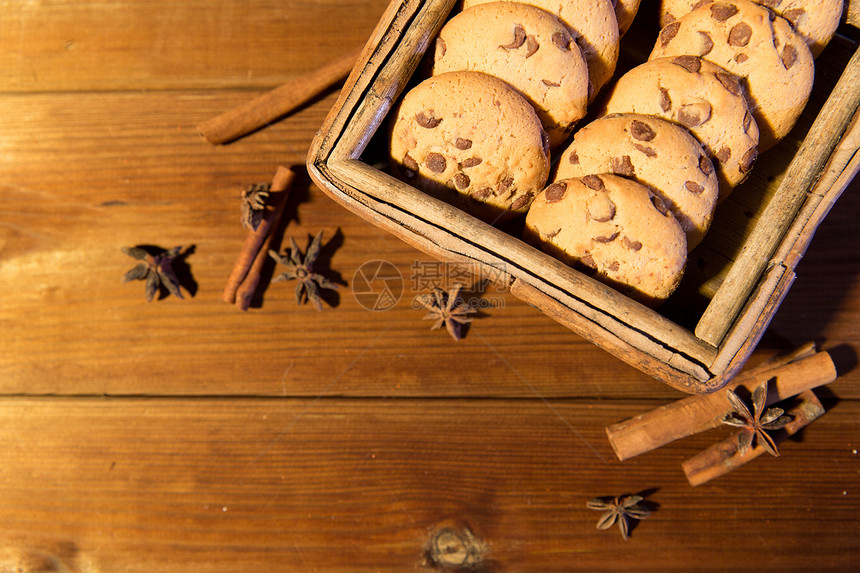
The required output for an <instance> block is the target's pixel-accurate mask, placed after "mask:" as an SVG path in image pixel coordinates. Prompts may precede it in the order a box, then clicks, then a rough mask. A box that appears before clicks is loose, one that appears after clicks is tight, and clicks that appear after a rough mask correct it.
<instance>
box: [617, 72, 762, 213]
mask: <svg viewBox="0 0 860 573" xmlns="http://www.w3.org/2000/svg"><path fill="white" fill-rule="evenodd" d="M603 111H604V115H606V114H610V113H638V114H642V115H656V116H659V117H662V118H664V119H668V120H670V121H674V122H675V123H679V124H681V125H683V126H684V127H686V128H687V129H688V130H689V131H690V132H691V133H692V134H693V135H694V136H696V139H698V140H699V142H700V143H701V144H702V147H703V148H704V149H705V152H706V153H707V154H708V157H710V158H711V160H712V161H713V162H714V167H715V168H716V172H717V179H719V182H720V197H719V200H720V201H722V200H724V199H725V198H726V197H728V195H729V193H731V191H732V189H733V188H734V187H735V186H736V185H738V184H739V183H741V182H742V181H744V179H746V178H747V176H748V175H749V172H750V170H751V169H752V166H753V164H754V163H755V160H756V157H757V151H756V145H757V144H758V136H759V133H758V127H757V126H756V122H755V120H754V119H753V117H752V114H751V112H750V109H749V106H748V104H747V100H746V97H745V95H744V93H743V88H742V87H741V85H740V83H739V82H738V81H737V78H735V77H734V76H733V75H732V74H730V73H728V72H727V71H726V70H724V69H723V68H721V67H719V66H718V65H716V64H713V63H711V62H708V61H705V60H702V59H701V58H697V57H695V56H679V57H675V58H659V59H655V60H649V61H647V62H645V63H643V64H640V65H639V66H636V67H635V68H633V69H631V70H630V71H629V72H627V73H626V74H624V75H623V76H621V77H620V78H619V79H618V81H617V82H616V83H615V86H614V87H613V90H612V92H610V94H609V95H608V97H607V99H606V102H605V107H604V110H603Z"/></svg>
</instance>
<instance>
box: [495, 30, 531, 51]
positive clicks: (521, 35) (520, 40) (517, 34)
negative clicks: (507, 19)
mask: <svg viewBox="0 0 860 573" xmlns="http://www.w3.org/2000/svg"><path fill="white" fill-rule="evenodd" d="M525 41H526V30H525V28H523V27H522V26H520V25H519V24H517V25H516V26H514V40H513V41H512V42H511V43H510V44H508V45H506V46H505V45H500V46H499V47H500V48H504V49H506V50H516V49H517V48H519V47H520V46H522V45H523V44H524V43H525Z"/></svg>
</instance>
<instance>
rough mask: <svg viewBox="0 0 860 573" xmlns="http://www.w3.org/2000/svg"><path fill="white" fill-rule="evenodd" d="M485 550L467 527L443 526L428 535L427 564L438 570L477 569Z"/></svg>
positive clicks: (484, 546) (482, 544)
mask: <svg viewBox="0 0 860 573" xmlns="http://www.w3.org/2000/svg"><path fill="white" fill-rule="evenodd" d="M486 551H487V548H486V545H485V544H484V543H483V542H481V540H480V539H478V538H477V537H475V535H474V534H473V533H472V532H471V531H470V530H469V528H468V527H457V528H454V527H445V528H443V529H440V530H438V531H436V532H435V533H434V534H433V535H431V537H430V542H429V543H428V545H427V554H426V555H427V564H428V565H430V566H431V567H434V568H436V569H437V570H439V571H451V572H456V571H478V570H480V567H481V564H482V563H483V561H484V555H485V553H486Z"/></svg>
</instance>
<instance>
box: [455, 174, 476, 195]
mask: <svg viewBox="0 0 860 573" xmlns="http://www.w3.org/2000/svg"><path fill="white" fill-rule="evenodd" d="M470 183H472V180H471V179H469V176H468V175H466V174H465V173H456V174H454V186H455V187H456V188H457V189H460V190H461V191H462V190H463V189H466V188H467V187H468V186H469V184H470Z"/></svg>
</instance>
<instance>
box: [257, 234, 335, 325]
mask: <svg viewBox="0 0 860 573" xmlns="http://www.w3.org/2000/svg"><path fill="white" fill-rule="evenodd" d="M322 235H323V233H322V231H320V232H319V233H317V235H316V236H315V237H314V238H313V239H312V240H311V241H310V242H309V243H308V248H307V252H306V253H305V254H304V255H302V251H301V249H299V246H298V245H297V244H296V240H295V239H294V238H292V237H290V254H289V256H286V255H279V254H278V253H276V252H275V251H273V250H271V249H270V250H269V256H270V257H272V258H273V259H275V261H276V262H277V263H278V264H280V265H283V266H285V267H287V270H286V271H285V272H283V273H281V274H280V275H278V276H276V277H275V278H274V279H272V282H280V281H286V280H297V281H298V284H297V285H296V302H297V303H298V304H302V303H303V302H305V301H306V300H309V301H311V302H312V303H313V305H314V307H315V308H316V309H317V310H322V299H321V298H320V292H319V289H321V288H325V289H331V290H336V289H337V285H336V284H335V283H333V282H332V281H330V280H329V279H327V278H326V277H324V276H323V275H321V274H319V273H316V272H314V263H315V262H316V260H317V257H319V254H320V242H321V241H322Z"/></svg>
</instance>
